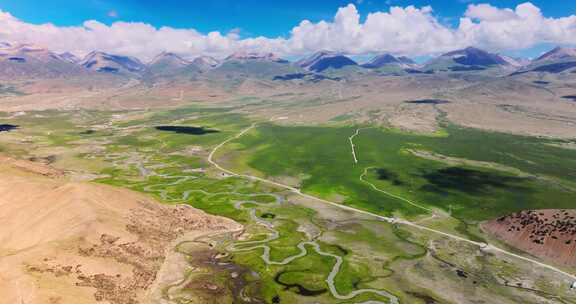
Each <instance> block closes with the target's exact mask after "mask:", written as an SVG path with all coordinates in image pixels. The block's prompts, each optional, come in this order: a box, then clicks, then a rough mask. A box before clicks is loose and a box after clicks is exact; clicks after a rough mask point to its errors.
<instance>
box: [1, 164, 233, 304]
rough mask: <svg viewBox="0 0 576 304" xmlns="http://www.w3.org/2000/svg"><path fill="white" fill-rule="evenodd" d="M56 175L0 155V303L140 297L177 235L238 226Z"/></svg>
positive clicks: (61, 303)
mask: <svg viewBox="0 0 576 304" xmlns="http://www.w3.org/2000/svg"><path fill="white" fill-rule="evenodd" d="M56 173H57V171H54V170H53V169H50V168H48V167H43V166H42V165H38V164H33V163H28V162H26V161H16V160H13V159H10V158H7V157H2V158H0V223H1V227H2V228H1V229H0V295H2V296H1V297H0V303H2V304H4V303H6V304H8V303H10V304H13V303H26V304H30V303H54V304H64V303H74V304H80V303H96V302H100V303H112V304H115V303H144V302H146V301H145V300H144V298H145V297H146V293H147V292H150V290H149V289H150V288H151V286H153V285H154V284H153V283H154V281H155V279H156V274H157V272H158V270H159V269H160V268H161V266H162V263H163V262H164V257H165V255H166V251H167V250H170V249H171V248H169V247H170V244H171V242H173V241H174V240H175V239H176V238H179V237H182V236H183V235H186V236H189V235H190V236H195V237H197V236H200V235H205V234H208V233H213V232H217V231H222V232H225V231H229V230H238V229H240V228H241V227H240V226H239V225H238V224H236V223H235V222H233V221H231V220H228V219H225V218H219V217H214V216H210V215H207V214H204V213H202V212H200V211H198V210H195V209H193V208H191V207H188V206H165V205H161V204H159V203H157V202H155V201H153V200H151V199H149V198H148V197H146V196H144V195H141V194H138V193H134V192H132V191H128V190H124V189H118V188H114V187H110V186H105V185H98V184H89V183H71V182H68V181H66V178H65V177H63V176H61V175H58V174H56ZM54 176H57V177H54Z"/></svg>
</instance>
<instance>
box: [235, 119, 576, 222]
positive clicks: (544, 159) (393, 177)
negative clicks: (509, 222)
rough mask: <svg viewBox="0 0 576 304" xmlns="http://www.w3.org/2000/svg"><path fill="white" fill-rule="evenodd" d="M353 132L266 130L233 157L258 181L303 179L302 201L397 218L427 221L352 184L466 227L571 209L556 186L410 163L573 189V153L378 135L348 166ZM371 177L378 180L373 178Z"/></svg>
mask: <svg viewBox="0 0 576 304" xmlns="http://www.w3.org/2000/svg"><path fill="white" fill-rule="evenodd" d="M354 132H355V128H353V127H284V126H278V125H272V124H264V125H261V126H259V128H258V129H257V131H255V132H252V133H249V134H247V135H245V136H244V137H242V138H241V139H239V140H238V141H237V142H236V143H240V144H241V146H235V147H237V148H236V151H235V152H236V153H238V154H240V155H249V156H246V157H239V159H247V163H248V166H249V167H251V168H254V169H255V170H257V171H258V172H259V173H260V174H263V175H265V176H272V177H274V176H286V175H289V176H307V178H305V179H303V180H302V181H301V188H302V190H303V191H305V192H306V193H310V194H313V195H317V196H320V197H323V198H329V197H330V196H331V195H334V194H339V195H343V196H345V197H346V200H345V202H344V203H345V204H347V205H350V206H354V207H357V208H361V209H365V210H369V211H372V212H376V213H380V214H386V215H392V214H394V213H397V212H401V213H402V214H403V215H404V216H408V217H411V216H416V215H419V214H422V213H426V211H425V210H422V209H419V208H415V207H414V206H411V205H409V204H406V203H405V202H403V201H401V200H398V199H395V198H393V197H390V196H388V195H386V194H383V193H379V192H377V191H373V190H372V189H371V187H370V185H369V184H367V183H365V182H363V181H362V180H360V179H359V177H360V176H361V175H362V174H363V172H364V170H366V169H367V168H368V170H367V174H366V176H365V180H367V181H369V182H371V183H373V184H375V185H376V186H377V187H378V188H382V189H385V190H386V191H388V192H390V193H392V194H395V195H399V196H401V197H404V198H407V199H410V200H412V201H415V202H418V203H419V204H423V205H427V206H430V207H437V208H441V209H444V210H445V211H449V210H451V211H452V212H453V213H452V214H453V216H455V217H457V218H459V219H461V220H463V221H468V222H476V221H481V220H487V219H492V218H495V217H498V216H501V215H505V214H509V213H511V212H514V211H519V210H525V209H540V208H571V207H573V197H574V191H571V190H569V189H567V188H566V187H561V185H559V184H553V183H552V182H548V183H547V182H544V181H541V180H537V179H534V178H527V177H518V176H514V175H512V174H510V173H507V172H500V171H494V170H488V169H485V168H474V167H453V166H448V165H446V164H443V163H441V162H437V161H431V160H427V159H422V158H419V157H416V156H414V155H412V154H410V153H407V152H406V151H405V150H406V149H409V148H417V149H421V150H429V151H433V152H435V153H438V154H442V155H446V156H451V157H459V158H464V159H471V160H478V161H486V162H493V163H497V164H502V165H506V166H510V167H515V168H518V169H520V170H522V171H524V172H528V173H530V174H534V175H540V176H548V177H552V178H554V179H555V180H558V183H562V184H564V185H570V186H572V185H574V184H575V182H576V171H575V170H573V168H576V151H574V150H568V149H562V148H557V147H552V146H550V145H548V143H549V140H544V139H536V138H529V137H521V136H513V135H506V134H498V133H488V132H481V131H477V130H472V129H465V128H458V127H454V126H450V127H448V129H447V132H448V134H449V135H447V136H422V135H414V134H407V133H402V132H397V131H388V130H382V129H378V128H372V129H365V130H362V131H361V132H360V135H359V136H357V137H356V138H355V145H356V150H357V154H358V159H359V162H358V163H357V164H355V163H354V162H353V158H352V154H351V147H350V144H349V142H348V137H349V136H351V135H352V134H354ZM378 169H379V170H380V172H383V173H384V174H383V175H384V177H381V178H380V179H379V178H378V174H377V172H378Z"/></svg>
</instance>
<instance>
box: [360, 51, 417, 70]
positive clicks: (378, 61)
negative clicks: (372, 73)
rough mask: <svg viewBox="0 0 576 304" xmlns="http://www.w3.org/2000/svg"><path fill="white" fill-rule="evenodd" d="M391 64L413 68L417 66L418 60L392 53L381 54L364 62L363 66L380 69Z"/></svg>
mask: <svg viewBox="0 0 576 304" xmlns="http://www.w3.org/2000/svg"><path fill="white" fill-rule="evenodd" d="M391 65H392V66H398V67H402V68H412V67H415V66H416V62H414V61H413V60H412V59H410V58H408V57H405V56H401V57H395V56H393V55H391V54H380V55H377V56H375V57H374V58H372V59H371V60H370V61H369V62H367V63H365V64H363V65H362V67H365V68H368V69H378V68H382V67H385V66H391Z"/></svg>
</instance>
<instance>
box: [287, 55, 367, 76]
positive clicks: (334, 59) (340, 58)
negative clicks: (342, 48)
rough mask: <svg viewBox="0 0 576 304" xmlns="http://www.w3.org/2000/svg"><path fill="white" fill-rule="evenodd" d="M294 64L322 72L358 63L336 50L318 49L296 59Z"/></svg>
mask: <svg viewBox="0 0 576 304" xmlns="http://www.w3.org/2000/svg"><path fill="white" fill-rule="evenodd" d="M296 65H297V66H299V67H301V68H304V69H306V70H309V71H313V72H323V71H325V70H327V69H330V68H332V69H341V68H343V67H346V66H357V65H358V63H356V61H354V60H352V59H350V58H348V57H346V56H344V55H342V54H340V53H337V52H330V51H320V52H317V53H315V54H313V55H312V56H310V57H307V58H304V59H301V60H300V61H297V62H296Z"/></svg>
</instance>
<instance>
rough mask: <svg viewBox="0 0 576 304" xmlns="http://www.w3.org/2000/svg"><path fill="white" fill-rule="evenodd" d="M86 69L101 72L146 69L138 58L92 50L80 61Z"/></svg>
mask: <svg viewBox="0 0 576 304" xmlns="http://www.w3.org/2000/svg"><path fill="white" fill-rule="evenodd" d="M79 64H80V65H81V66H83V67H85V68H86V69H89V70H92V71H95V72H101V73H118V74H138V73H141V72H144V71H145V70H146V65H144V64H143V63H142V62H141V61H140V60H139V59H137V58H135V57H129V56H121V55H113V54H108V53H104V52H99V51H94V52H91V53H90V54H88V55H87V56H86V57H85V58H84V59H83V60H82V61H81V62H80V63H79Z"/></svg>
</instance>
